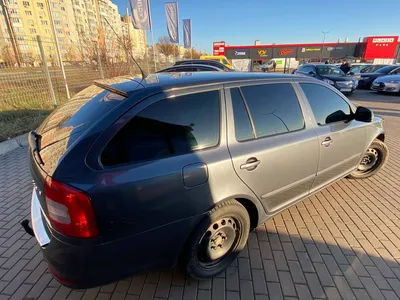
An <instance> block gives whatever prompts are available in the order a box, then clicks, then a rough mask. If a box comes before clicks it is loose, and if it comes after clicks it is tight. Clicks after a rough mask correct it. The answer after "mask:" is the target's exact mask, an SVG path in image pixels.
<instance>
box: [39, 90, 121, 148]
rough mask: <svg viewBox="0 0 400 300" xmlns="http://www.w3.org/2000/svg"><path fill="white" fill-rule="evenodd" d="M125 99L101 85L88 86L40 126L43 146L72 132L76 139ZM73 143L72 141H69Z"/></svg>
mask: <svg viewBox="0 0 400 300" xmlns="http://www.w3.org/2000/svg"><path fill="white" fill-rule="evenodd" d="M124 99H126V98H125V97H123V96H120V95H118V94H115V93H112V92H109V91H106V90H104V89H103V88H101V87H97V86H94V85H93V86H90V87H88V88H86V89H85V90H83V91H81V92H80V93H78V94H77V95H75V96H74V97H73V98H72V99H71V100H69V101H68V102H67V103H65V104H64V105H62V106H60V107H59V108H58V109H56V110H55V111H54V112H53V113H52V114H51V115H50V116H49V117H48V118H47V119H46V120H45V121H44V122H43V124H42V125H41V126H40V127H39V129H38V133H39V134H40V135H42V148H44V147H45V146H46V145H48V144H50V143H54V142H55V141H57V140H59V139H61V138H64V137H66V136H70V135H72V134H74V139H76V138H77V137H78V136H80V134H77V133H83V132H84V131H85V130H86V129H87V128H89V127H90V126H91V125H92V124H93V123H94V122H96V121H98V120H99V119H101V118H102V117H104V116H105V115H106V114H107V113H108V112H110V111H111V110H112V109H113V108H115V107H116V106H117V105H118V104H120V103H121V102H122V101H123V100H124ZM71 143H72V141H70V142H69V144H71Z"/></svg>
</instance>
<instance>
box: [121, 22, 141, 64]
mask: <svg viewBox="0 0 400 300" xmlns="http://www.w3.org/2000/svg"><path fill="white" fill-rule="evenodd" d="M131 18H132V17H131V16H130V15H125V16H123V17H122V18H121V29H122V37H123V39H124V40H125V41H127V42H128V43H127V45H129V46H130V47H131V51H132V54H133V55H134V56H135V57H137V58H143V57H144V56H145V55H146V48H147V39H146V31H145V30H140V29H136V28H135V27H133V24H132V19H131Z"/></svg>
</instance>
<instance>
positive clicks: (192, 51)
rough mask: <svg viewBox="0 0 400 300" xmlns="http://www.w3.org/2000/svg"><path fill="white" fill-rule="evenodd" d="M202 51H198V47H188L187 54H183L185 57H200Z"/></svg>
mask: <svg viewBox="0 0 400 300" xmlns="http://www.w3.org/2000/svg"><path fill="white" fill-rule="evenodd" d="M201 55H202V53H201V52H200V51H197V50H196V49H194V48H192V49H186V50H185V54H184V55H183V57H184V58H186V59H191V58H193V59H199V58H200V56H201Z"/></svg>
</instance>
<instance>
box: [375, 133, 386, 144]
mask: <svg viewBox="0 0 400 300" xmlns="http://www.w3.org/2000/svg"><path fill="white" fill-rule="evenodd" d="M375 139H377V140H380V141H381V142H385V133H384V132H382V133H380V134H379V135H378V136H377V137H376V138H375Z"/></svg>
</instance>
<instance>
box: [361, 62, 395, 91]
mask: <svg viewBox="0 0 400 300" xmlns="http://www.w3.org/2000/svg"><path fill="white" fill-rule="evenodd" d="M396 74H400V66H397V65H389V66H385V67H383V68H380V69H378V70H376V71H375V72H372V73H361V79H360V81H359V82H358V88H360V89H370V88H371V85H372V82H373V81H374V80H375V79H376V78H378V77H382V76H386V75H396Z"/></svg>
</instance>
